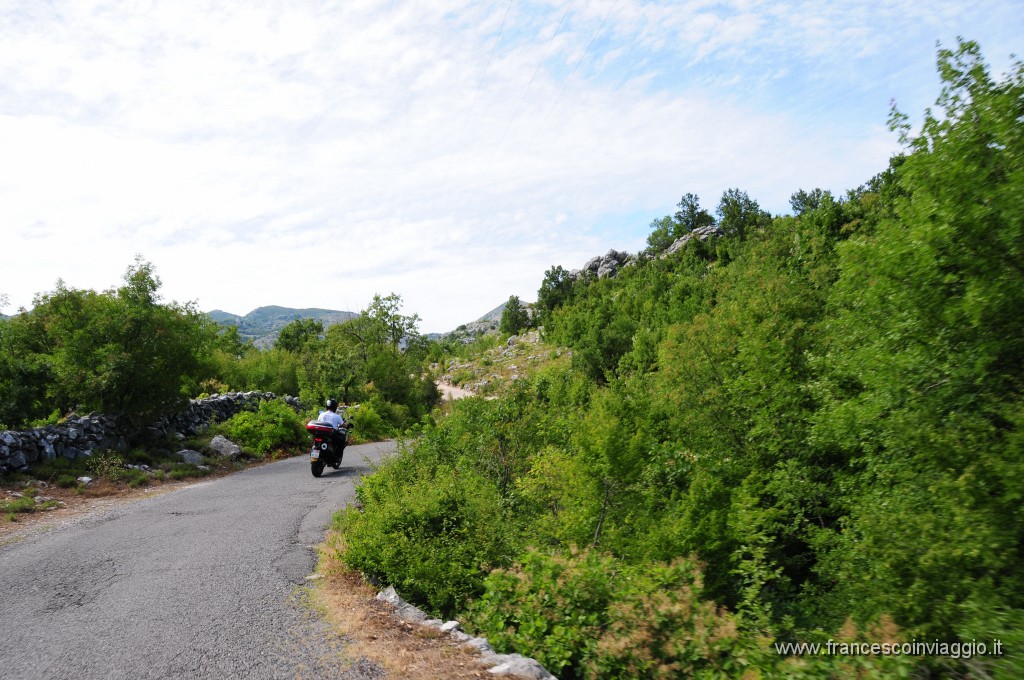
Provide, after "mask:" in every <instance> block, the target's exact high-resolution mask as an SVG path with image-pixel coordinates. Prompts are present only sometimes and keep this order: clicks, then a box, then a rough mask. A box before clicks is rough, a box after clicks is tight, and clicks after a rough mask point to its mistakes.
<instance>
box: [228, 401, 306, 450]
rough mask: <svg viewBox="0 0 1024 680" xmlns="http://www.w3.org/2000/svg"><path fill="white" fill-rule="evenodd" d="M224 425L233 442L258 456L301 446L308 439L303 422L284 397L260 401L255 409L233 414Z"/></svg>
mask: <svg viewBox="0 0 1024 680" xmlns="http://www.w3.org/2000/svg"><path fill="white" fill-rule="evenodd" d="M223 427H224V429H225V430H226V431H227V433H228V437H229V438H230V439H231V440H232V441H235V442H237V443H238V444H239V445H240V446H241V447H243V448H244V449H246V450H248V451H251V452H253V453H257V454H259V455H263V454H266V453H268V452H270V451H272V450H275V449H287V448H293V447H296V446H300V445H302V444H304V443H305V442H306V439H307V434H306V428H305V423H303V421H302V418H301V417H300V416H299V415H298V414H297V413H296V412H295V411H294V410H293V409H292V407H291V406H289V405H288V404H286V403H285V402H284V400H283V399H274V400H265V401H261V402H260V405H259V408H257V410H256V411H255V412H252V411H243V412H241V413H238V414H235V415H234V416H232V417H231V418H230V419H229V420H227V421H225V422H224V424H223Z"/></svg>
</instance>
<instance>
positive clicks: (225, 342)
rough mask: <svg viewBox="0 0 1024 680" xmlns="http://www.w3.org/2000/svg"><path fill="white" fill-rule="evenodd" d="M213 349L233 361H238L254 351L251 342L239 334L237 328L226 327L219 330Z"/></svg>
mask: <svg viewBox="0 0 1024 680" xmlns="http://www.w3.org/2000/svg"><path fill="white" fill-rule="evenodd" d="M214 348H215V349H217V350H220V351H222V352H224V353H225V354H227V355H228V356H230V357H234V358H235V359H240V358H242V357H243V356H245V355H246V354H248V353H250V352H252V351H254V350H255V349H256V348H255V346H254V345H253V344H252V340H250V339H248V338H243V337H242V336H241V335H240V334H239V332H238V326H228V327H227V328H224V329H223V330H221V331H220V333H219V334H218V335H217V339H216V340H215V341H214Z"/></svg>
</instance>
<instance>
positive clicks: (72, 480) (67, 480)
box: [54, 474, 78, 489]
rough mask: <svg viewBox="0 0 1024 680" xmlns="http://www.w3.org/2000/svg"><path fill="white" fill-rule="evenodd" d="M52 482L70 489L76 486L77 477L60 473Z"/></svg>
mask: <svg viewBox="0 0 1024 680" xmlns="http://www.w3.org/2000/svg"><path fill="white" fill-rule="evenodd" d="M54 483H55V484H56V485H57V486H59V487H60V488H62V489H70V488H73V487H76V486H78V478H77V477H75V476H74V475H71V474H62V475H60V476H58V477H57V479H56V481H55V482H54Z"/></svg>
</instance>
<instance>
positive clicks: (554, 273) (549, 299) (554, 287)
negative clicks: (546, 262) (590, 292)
mask: <svg viewBox="0 0 1024 680" xmlns="http://www.w3.org/2000/svg"><path fill="white" fill-rule="evenodd" d="M571 294H572V279H571V278H570V277H569V272H567V271H566V270H565V269H564V268H563V267H562V266H561V265H555V266H554V267H552V268H551V269H548V270H547V271H546V272H544V280H543V281H541V284H540V290H538V291H537V304H536V305H535V307H534V308H535V309H536V314H537V321H538V323H539V324H540V325H542V326H543V325H545V324H546V323H547V321H548V319H549V318H550V316H551V313H552V312H553V311H554V310H555V309H557V308H558V307H561V306H562V305H563V304H565V303H566V302H567V301H568V300H569V297H570V295H571Z"/></svg>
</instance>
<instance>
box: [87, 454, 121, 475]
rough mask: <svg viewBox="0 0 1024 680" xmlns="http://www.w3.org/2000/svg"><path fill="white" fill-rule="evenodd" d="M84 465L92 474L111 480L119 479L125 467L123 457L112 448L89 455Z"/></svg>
mask: <svg viewBox="0 0 1024 680" xmlns="http://www.w3.org/2000/svg"><path fill="white" fill-rule="evenodd" d="M86 467H87V468H88V469H89V472H91V473H92V474H93V476H95V477H103V478H106V479H109V480H111V481H117V480H118V479H120V478H121V475H122V473H123V472H124V469H125V468H124V458H123V457H122V456H121V454H119V453H117V452H116V451H114V450H112V449H106V450H104V451H96V452H94V453H93V454H92V455H91V456H90V457H89V462H88V463H86Z"/></svg>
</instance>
